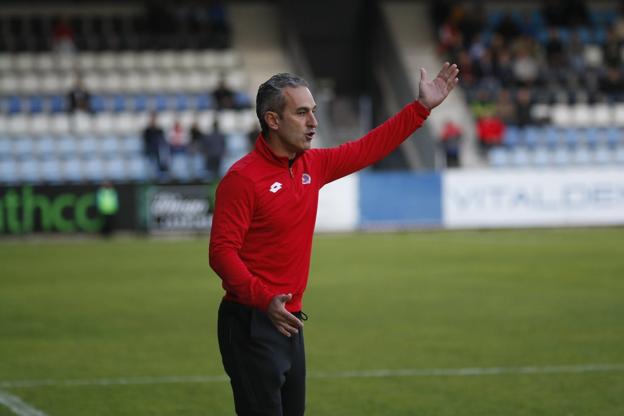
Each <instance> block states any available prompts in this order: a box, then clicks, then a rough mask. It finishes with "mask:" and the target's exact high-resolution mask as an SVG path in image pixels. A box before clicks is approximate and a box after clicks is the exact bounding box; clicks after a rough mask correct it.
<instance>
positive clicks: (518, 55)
mask: <svg viewBox="0 0 624 416" xmlns="http://www.w3.org/2000/svg"><path fill="white" fill-rule="evenodd" d="M534 44H535V42H534V41H533V40H532V39H530V38H528V37H524V38H523V39H521V40H519V41H518V42H517V44H516V51H515V56H514V60H513V74H514V77H515V79H516V83H517V84H518V85H521V86H531V85H533V84H534V83H535V81H536V80H537V76H538V75H539V64H538V62H537V58H536V56H535V54H534V50H533V46H534Z"/></svg>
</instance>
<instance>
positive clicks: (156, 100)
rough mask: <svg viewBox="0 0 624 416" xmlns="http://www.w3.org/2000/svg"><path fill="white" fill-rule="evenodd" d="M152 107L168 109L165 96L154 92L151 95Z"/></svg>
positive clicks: (160, 109)
mask: <svg viewBox="0 0 624 416" xmlns="http://www.w3.org/2000/svg"><path fill="white" fill-rule="evenodd" d="M152 102H153V104H152V109H153V110H155V111H158V112H160V111H166V110H167V109H168V100H167V96H166V95H164V94H156V95H154V96H153V97H152Z"/></svg>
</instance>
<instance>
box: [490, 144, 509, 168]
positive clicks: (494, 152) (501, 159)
mask: <svg viewBox="0 0 624 416" xmlns="http://www.w3.org/2000/svg"><path fill="white" fill-rule="evenodd" d="M488 163H489V165H490V166H493V167H495V168H502V167H507V166H509V160H508V156H507V151H506V150H505V149H504V148H503V147H495V148H493V149H490V151H489V152H488Z"/></svg>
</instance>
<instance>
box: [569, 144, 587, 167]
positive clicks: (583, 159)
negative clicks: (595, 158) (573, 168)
mask: <svg viewBox="0 0 624 416" xmlns="http://www.w3.org/2000/svg"><path fill="white" fill-rule="evenodd" d="M591 162H592V155H591V153H590V151H589V149H588V148H587V147H585V146H577V147H576V149H574V151H573V153H572V163H574V164H575V165H579V166H586V165H589V164H591Z"/></svg>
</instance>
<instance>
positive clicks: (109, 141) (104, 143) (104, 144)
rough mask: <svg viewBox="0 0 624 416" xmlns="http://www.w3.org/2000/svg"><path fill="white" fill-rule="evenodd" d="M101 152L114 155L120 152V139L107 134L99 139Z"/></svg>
mask: <svg viewBox="0 0 624 416" xmlns="http://www.w3.org/2000/svg"><path fill="white" fill-rule="evenodd" d="M99 142H100V143H99V145H100V146H99V147H100V153H101V154H103V155H105V156H107V157H112V156H116V155H117V154H118V153H120V148H119V141H118V139H117V137H116V136H113V135H106V136H104V137H101V138H100V139H99Z"/></svg>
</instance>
